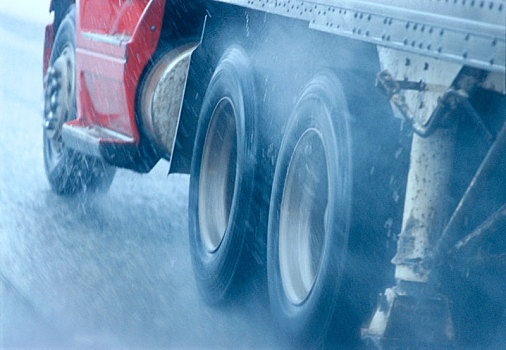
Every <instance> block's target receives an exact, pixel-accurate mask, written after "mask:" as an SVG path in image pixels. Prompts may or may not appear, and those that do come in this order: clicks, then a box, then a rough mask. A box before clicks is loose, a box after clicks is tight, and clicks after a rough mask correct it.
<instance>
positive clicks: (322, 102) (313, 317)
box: [267, 72, 357, 347]
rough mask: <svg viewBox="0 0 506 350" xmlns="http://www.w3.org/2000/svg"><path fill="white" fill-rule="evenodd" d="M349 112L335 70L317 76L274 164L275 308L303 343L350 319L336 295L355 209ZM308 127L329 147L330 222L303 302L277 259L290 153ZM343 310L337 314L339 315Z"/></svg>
mask: <svg viewBox="0 0 506 350" xmlns="http://www.w3.org/2000/svg"><path fill="white" fill-rule="evenodd" d="M350 119H351V117H350V114H349V112H348V107H347V102H346V100H345V98H344V93H343V88H342V86H341V84H340V82H339V80H338V79H337V78H336V77H335V76H334V74H333V73H332V72H323V73H320V74H318V75H316V76H315V77H314V78H313V80H312V81H311V82H310V83H309V84H308V85H307V86H306V88H305V89H304V92H303V93H302V96H301V97H300V99H299V101H298V103H297V105H296V107H295V110H294V113H293V114H292V116H291V119H290V120H289V122H288V125H287V127H286V130H285V134H284V137H283V140H282V142H281V147H280V151H279V155H278V159H277V163H276V169H275V173H274V180H273V188H272V193H271V200H270V211H269V223H268V234H267V275H268V287H269V298H270V305H271V310H272V313H273V314H274V316H275V317H276V318H277V320H278V323H279V324H280V325H281V327H282V328H283V329H284V330H285V331H286V332H287V333H288V334H289V335H290V336H291V337H292V338H293V339H295V341H296V342H297V343H299V345H300V344H302V345H303V346H304V347H309V346H315V347H320V346H323V345H324V344H325V343H327V342H328V339H329V337H328V335H329V334H328V332H329V330H330V329H333V328H334V327H333V326H334V325H335V324H336V319H337V318H339V319H347V318H348V317H347V314H349V315H352V314H353V313H352V312H349V311H350V310H348V307H347V305H346V303H345V302H344V301H343V300H342V299H339V298H338V296H339V295H340V293H342V289H343V283H344V282H343V280H344V278H343V275H344V273H345V272H344V269H345V266H344V262H345V259H346V255H347V244H348V238H349V237H348V236H349V231H350V225H351V224H350V218H351V210H352V159H351V154H352V150H351V142H350V125H349V124H350ZM309 128H315V129H317V130H318V131H319V132H320V133H321V135H322V140H323V144H324V147H325V148H326V152H327V168H328V169H327V171H328V175H329V176H328V177H329V183H328V186H329V197H328V213H329V215H328V223H327V224H328V227H329V228H331V229H329V230H328V231H327V234H326V235H325V239H324V244H323V248H322V251H323V255H322V258H321V259H322V260H321V263H320V269H319V272H318V273H317V277H316V280H315V283H314V285H313V287H312V289H311V290H310V292H309V294H308V296H307V297H306V298H305V299H304V300H303V301H302V302H301V303H299V304H294V303H292V302H291V301H290V300H289V299H288V297H287V296H286V294H285V291H284V288H283V284H282V280H281V272H280V268H279V265H280V261H279V220H280V207H281V201H282V198H283V189H284V184H285V179H286V176H287V172H288V167H289V163H290V159H291V156H292V154H293V151H294V149H295V147H296V144H297V142H298V140H299V138H300V137H301V136H302V135H303V134H304V132H305V131H306V130H308V129H309ZM337 313H339V317H336V314H337ZM348 320H349V324H347V325H346V324H345V323H344V324H341V325H340V326H339V327H340V330H341V332H340V333H341V335H344V336H343V337H341V338H342V339H340V342H341V343H343V342H344V343H346V341H347V339H345V338H347V337H348V335H347V333H348V332H349V329H351V327H356V326H357V325H356V323H355V322H354V318H353V317H351V316H350V317H349V318H348Z"/></svg>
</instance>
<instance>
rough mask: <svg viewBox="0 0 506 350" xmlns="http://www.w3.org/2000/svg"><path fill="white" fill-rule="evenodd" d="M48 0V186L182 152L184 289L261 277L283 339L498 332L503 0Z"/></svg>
mask: <svg viewBox="0 0 506 350" xmlns="http://www.w3.org/2000/svg"><path fill="white" fill-rule="evenodd" d="M50 12H52V13H53V23H50V24H49V25H47V27H46V30H45V40H44V52H43V77H44V113H43V141H44V142H43V154H44V164H45V171H46V175H47V178H48V181H49V183H50V185H51V188H52V189H53V191H54V192H56V193H58V194H60V195H63V196H72V195H76V194H79V193H94V192H96V191H104V190H107V188H108V187H109V186H110V184H111V182H112V180H113V177H114V174H115V169H116V168H118V167H119V168H127V169H131V170H133V171H136V172H140V173H146V172H149V171H150V170H151V169H152V168H153V166H154V165H155V164H156V163H157V162H158V161H160V160H165V161H167V162H168V164H169V169H170V170H169V173H183V174H189V175H190V182H189V203H188V222H189V226H188V227H189V246H190V255H191V260H192V264H193V270H194V276H195V280H196V285H197V287H198V289H199V292H200V294H201V296H202V298H203V299H204V300H205V301H206V302H207V303H209V304H211V305H216V304H223V303H226V302H227V301H229V300H232V299H236V298H245V297H247V296H248V295H249V294H251V293H264V294H265V295H266V296H268V297H267V299H268V303H269V306H270V310H271V312H272V316H273V318H274V319H275V320H276V322H277V324H279V327H280V329H281V330H282V331H283V333H284V334H286V336H288V337H290V338H291V339H293V341H294V344H296V345H295V346H296V347H303V348H309V347H314V348H321V347H330V348H335V347H339V346H342V347H345V348H348V347H351V348H353V347H361V346H366V347H371V348H376V349H408V348H415V349H418V348H427V349H434V348H445V349H446V348H451V347H461V346H476V347H484V346H491V347H494V346H497V347H500V346H501V344H502V346H504V345H505V344H506V343H505V342H506V340H505V339H506V336H505V332H504V329H505V328H506V314H505V310H506V293H505V290H506V247H505V244H504V242H505V241H506V240H505V238H506V236H505V233H506V230H505V228H506V220H505V216H506V206H505V202H506V200H505V199H506V185H505V184H506V177H505V172H506V166H505V165H506V162H505V160H506V158H505V152H504V151H505V145H506V135H505V133H506V123H505V119H506V97H505V95H506V87H505V71H506V70H505V47H506V45H505V37H506V2H505V1H504V0H487V1H485V0H483V1H482V0H412V1H401V0H311V1H307V0H194V1H193V0H77V1H74V0H52V1H51V4H50ZM146 220H147V221H149V218H146Z"/></svg>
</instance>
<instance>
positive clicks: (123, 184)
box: [0, 14, 289, 349]
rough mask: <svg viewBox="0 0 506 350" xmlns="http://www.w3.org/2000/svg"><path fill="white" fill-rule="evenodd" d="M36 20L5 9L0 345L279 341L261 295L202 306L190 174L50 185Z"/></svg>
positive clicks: (0, 52)
mask: <svg viewBox="0 0 506 350" xmlns="http://www.w3.org/2000/svg"><path fill="white" fill-rule="evenodd" d="M42 43H43V26H42V25H34V24H27V23H24V22H21V21H20V20H18V19H13V18H10V17H5V16H3V15H1V14H0V125H1V136H0V348H11V347H24V348H34V347H42V348H56V347H63V348H94V349H96V348H98V349H101V348H178V349H179V348H185V349H187V348H204V349H206V348H213V349H214V348H220V349H221V348H231V349H243V348H244V349H281V348H282V349H286V348H289V346H288V343H287V342H286V339H285V340H283V339H284V338H283V337H281V336H280V335H279V332H278V331H277V329H276V327H275V325H273V324H272V321H270V320H271V317H270V315H269V313H268V311H267V307H266V306H265V303H264V302H261V301H260V300H261V298H260V297H259V296H258V295H255V292H254V289H252V296H251V297H250V298H248V300H247V301H245V302H244V303H243V304H242V305H240V306H237V305H236V306H229V307H222V308H215V307H209V306H207V305H205V304H204V303H203V302H202V300H201V299H200V298H199V296H198V293H197V290H196V286H195V282H194V279H193V274H192V270H191V262H190V256H189V250H188V239H187V236H188V231H187V195H188V177H187V176H182V175H175V176H171V177H167V176H166V174H167V170H168V165H167V163H165V162H160V163H159V164H158V165H157V166H156V167H155V169H154V170H153V171H152V172H151V173H150V174H148V175H139V174H135V173H133V172H129V171H125V170H118V172H117V173H116V178H115V180H114V182H113V184H112V186H111V188H110V190H109V192H108V193H106V194H104V195H99V196H97V197H95V198H92V199H86V198H79V197H77V198H62V197H58V196H56V195H55V194H53V193H52V192H51V190H50V187H49V184H48V182H47V181H46V178H45V175H44V166H43V160H42V126H41V120H42V117H41V113H42V83H41V79H42V78H41V69H42Z"/></svg>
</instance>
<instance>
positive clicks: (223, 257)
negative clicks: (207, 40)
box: [188, 47, 257, 304]
mask: <svg viewBox="0 0 506 350" xmlns="http://www.w3.org/2000/svg"><path fill="white" fill-rule="evenodd" d="M255 92H256V91H255V83H254V75H253V72H252V68H251V65H250V62H249V60H248V58H247V56H246V54H245V53H244V51H243V50H242V49H241V48H239V47H232V48H229V49H228V50H227V51H226V52H225V54H224V55H223V56H222V58H221V60H220V62H219V63H218V65H217V68H216V70H215V72H214V74H213V77H212V78H211V81H210V83H209V85H208V88H207V91H206V94H205V97H204V101H203V105H202V108H201V112H200V115H199V121H198V126H197V133H196V138H195V143H194V148H193V157H192V164H191V171H190V190H189V208H188V209H189V211H188V213H189V235H190V237H189V241H190V252H191V258H192V263H193V270H194V274H195V279H196V282H197V286H198V289H199V292H200V294H201V295H202V297H203V299H204V300H205V301H206V302H207V303H208V304H217V303H220V302H222V301H223V300H225V299H226V298H228V297H231V296H237V293H239V291H240V288H239V287H240V286H242V285H243V284H244V283H243V282H244V281H245V279H244V277H246V275H247V274H245V273H243V272H244V270H247V268H248V262H247V261H246V260H247V259H246V258H245V256H246V255H247V249H246V247H247V246H248V245H249V243H248V240H249V239H252V237H253V236H254V231H255V222H256V220H257V219H256V217H257V212H256V210H255V208H254V205H252V204H254V203H252V201H251V198H252V196H253V191H254V183H255V172H256V168H257V167H256V161H257V160H256V156H255V155H256V152H257V142H256V136H255V135H257V132H256V130H255V127H256V126H255V120H256V100H255V95H256V93H255ZM223 97H228V98H229V99H230V101H231V104H232V105H233V107H234V109H235V111H236V113H235V125H236V142H237V150H236V154H237V161H236V178H235V179H236V180H235V188H234V193H233V199H232V204H231V209H230V214H229V219H228V224H227V228H226V230H225V234H224V237H223V240H222V242H221V244H220V245H219V247H218V248H217V250H215V251H214V252H212V253H211V252H209V251H208V250H207V249H206V248H205V246H204V243H203V241H202V238H201V233H200V227H199V179H200V169H201V161H202V156H203V151H204V143H205V139H206V134H207V130H208V128H209V124H210V119H211V116H212V114H213V111H214V109H215V107H216V106H217V104H218V103H219V101H220V100H221V99H222V98H223ZM209 205H213V203H209Z"/></svg>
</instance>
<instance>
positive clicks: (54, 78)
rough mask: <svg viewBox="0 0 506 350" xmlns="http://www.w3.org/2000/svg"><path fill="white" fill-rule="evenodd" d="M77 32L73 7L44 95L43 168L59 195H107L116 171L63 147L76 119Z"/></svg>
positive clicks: (57, 45) (58, 35)
mask: <svg viewBox="0 0 506 350" xmlns="http://www.w3.org/2000/svg"><path fill="white" fill-rule="evenodd" d="M75 32H76V31H75V6H74V5H72V6H71V7H70V8H69V10H68V12H67V14H66V15H65V17H64V19H63V20H62V22H61V24H60V26H59V27H58V32H57V33H56V37H55V41H54V44H53V50H52V52H51V58H50V62H49V69H48V74H47V75H46V87H45V92H44V94H45V103H44V119H45V120H44V122H45V125H44V130H43V146H44V148H43V150H44V167H45V170H46V176H47V179H48V181H49V183H50V185H51V188H52V189H53V191H54V192H56V193H57V194H60V195H73V194H76V193H79V192H89V191H92V192H93V191H97V190H100V191H106V190H107V189H108V188H109V186H110V185H111V183H112V180H113V178H114V173H115V168H114V167H111V166H110V165H108V164H106V163H104V162H103V161H101V160H99V159H97V158H94V157H90V156H87V155H84V154H81V153H79V152H77V151H74V150H72V149H69V148H68V147H66V146H65V145H64V144H63V140H62V136H61V131H62V126H63V124H64V123H66V122H68V121H71V120H73V119H75V118H76V116H77V115H76V94H75V90H76V89H75V50H76V42H75V36H76V34H75Z"/></svg>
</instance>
